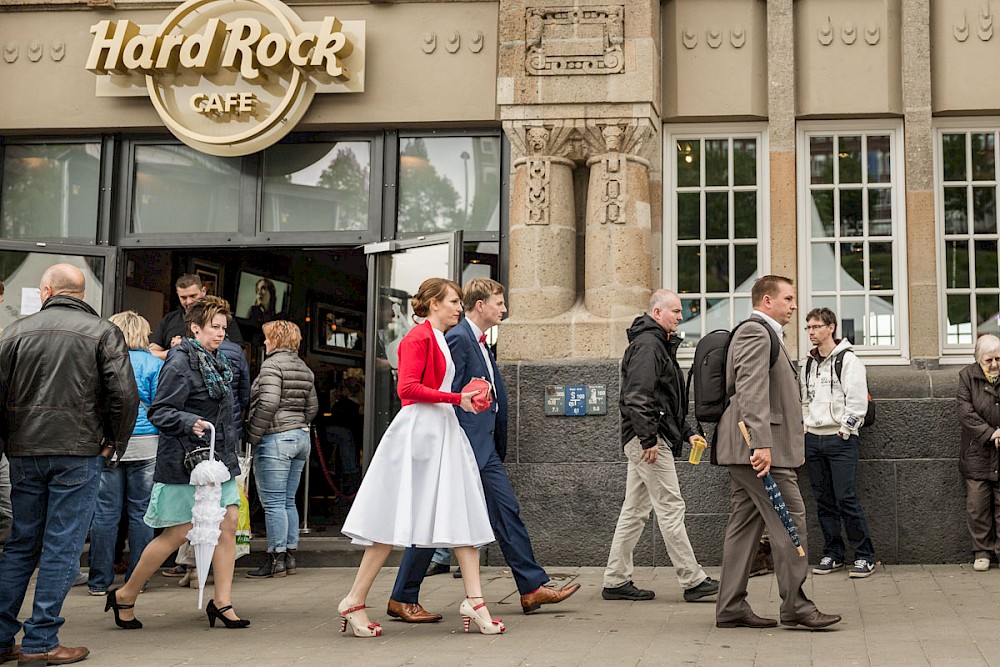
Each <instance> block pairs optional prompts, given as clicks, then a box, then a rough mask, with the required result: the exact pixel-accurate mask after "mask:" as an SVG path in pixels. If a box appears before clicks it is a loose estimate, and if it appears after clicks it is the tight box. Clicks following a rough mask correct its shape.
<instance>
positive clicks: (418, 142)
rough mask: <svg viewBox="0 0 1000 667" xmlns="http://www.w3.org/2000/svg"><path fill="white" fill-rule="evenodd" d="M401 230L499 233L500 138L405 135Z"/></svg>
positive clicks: (399, 214)
mask: <svg viewBox="0 0 1000 667" xmlns="http://www.w3.org/2000/svg"><path fill="white" fill-rule="evenodd" d="M396 215H397V225H398V229H399V231H400V232H449V231H454V230H457V229H462V230H465V231H498V230H499V229H500V138H499V137H495V136H493V137H400V139H399V210H398V211H397V214H396Z"/></svg>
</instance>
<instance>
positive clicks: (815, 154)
mask: <svg viewBox="0 0 1000 667" xmlns="http://www.w3.org/2000/svg"><path fill="white" fill-rule="evenodd" d="M809 182H810V183H833V137H809Z"/></svg>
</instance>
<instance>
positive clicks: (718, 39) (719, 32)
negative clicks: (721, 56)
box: [681, 26, 747, 50]
mask: <svg viewBox="0 0 1000 667" xmlns="http://www.w3.org/2000/svg"><path fill="white" fill-rule="evenodd" d="M726 32H727V30H726V29H725V28H719V27H717V26H712V27H710V28H708V29H707V30H705V43H706V44H708V47H709V48H710V49H717V48H719V47H720V46H722V42H723V41H724V39H725V34H726ZM728 32H729V44H730V45H731V46H732V47H733V48H734V49H741V48H743V45H744V44H746V42H747V30H746V28H744V27H743V26H739V27H736V28H730V29H729V30H728ZM681 44H683V45H684V48H685V49H688V50H691V49H694V48H696V47H697V46H698V31H697V29H695V28H689V27H687V26H685V27H683V28H681Z"/></svg>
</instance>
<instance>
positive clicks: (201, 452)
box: [184, 406, 222, 475]
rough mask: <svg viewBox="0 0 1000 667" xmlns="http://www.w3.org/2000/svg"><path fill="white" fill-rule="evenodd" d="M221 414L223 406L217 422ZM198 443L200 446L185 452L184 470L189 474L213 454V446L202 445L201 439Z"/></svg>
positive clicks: (217, 416) (220, 408) (216, 419)
mask: <svg viewBox="0 0 1000 667" xmlns="http://www.w3.org/2000/svg"><path fill="white" fill-rule="evenodd" d="M220 416H222V407H221V406H220V407H219V414H218V415H216V416H215V422H216V423H218V421H219V417H220ZM214 426H215V425H214V424H213V428H214ZM198 445H199V446H198V447H195V448H194V449H192V450H190V451H185V452H184V470H186V471H187V473H188V474H189V475H190V474H191V471H193V470H194V469H195V467H197V465H198V464H199V463H201V462H203V461H207V460H208V459H209V457H210V456H211V452H212V448H211V447H210V446H208V445H202V444H201V440H200V439H199V440H198ZM215 458H216V459H217V460H219V461H221V460H222V459H221V458H219V457H218V456H216V457H215Z"/></svg>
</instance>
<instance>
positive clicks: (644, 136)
mask: <svg viewBox="0 0 1000 667" xmlns="http://www.w3.org/2000/svg"><path fill="white" fill-rule="evenodd" d="M609 127H612V128H614V129H611V130H607V128H609ZM546 133H547V134H546ZM504 134H506V135H507V138H508V140H509V141H510V147H511V158H512V161H513V162H514V163H515V166H517V164H518V163H520V162H523V161H524V160H525V159H527V158H530V157H533V156H551V157H553V158H557V159H561V160H568V161H570V162H571V163H577V164H584V163H586V162H587V161H588V160H589V159H590V158H592V157H595V156H599V155H603V154H605V153H607V152H609V149H608V145H609V142H611V144H613V145H615V146H617V148H616V149H615V152H620V153H623V154H626V155H627V156H628V159H630V160H637V161H640V162H642V163H644V164H647V163H648V160H647V159H646V157H645V153H646V151H647V150H649V149H650V147H651V146H653V145H654V144H653V143H652V142H651V141H650V139H651V138H652V137H653V136H654V135H655V134H656V130H655V128H654V126H653V123H652V122H651V121H650V120H649V119H646V118H624V119H623V118H617V119H607V120H600V119H586V120H585V119H579V118H576V119H574V118H567V119H559V120H530V121H513V122H510V121H508V122H506V123H504Z"/></svg>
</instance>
